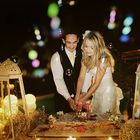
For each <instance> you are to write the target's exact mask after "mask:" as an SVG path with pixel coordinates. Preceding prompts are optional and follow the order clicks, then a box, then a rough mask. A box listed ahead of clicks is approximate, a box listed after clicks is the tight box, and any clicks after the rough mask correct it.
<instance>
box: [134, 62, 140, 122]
mask: <svg viewBox="0 0 140 140" xmlns="http://www.w3.org/2000/svg"><path fill="white" fill-rule="evenodd" d="M138 109H139V111H140V64H139V65H138V67H137V70H136V83H135V94H134V104H133V114H132V116H133V119H134V118H135V114H136V113H137V111H138ZM139 113H140V112H139ZM139 118H140V114H139Z"/></svg>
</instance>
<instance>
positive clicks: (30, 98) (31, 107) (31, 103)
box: [25, 94, 36, 113]
mask: <svg viewBox="0 0 140 140" xmlns="http://www.w3.org/2000/svg"><path fill="white" fill-rule="evenodd" d="M25 98H26V102H27V111H28V113H33V112H34V111H35V109H36V98H35V96H34V95H32V94H26V95H25Z"/></svg>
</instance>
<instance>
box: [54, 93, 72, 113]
mask: <svg viewBox="0 0 140 140" xmlns="http://www.w3.org/2000/svg"><path fill="white" fill-rule="evenodd" d="M54 101H55V112H58V111H63V112H64V113H68V112H74V111H73V110H72V109H71V108H70V105H69V102H68V101H67V100H66V99H65V98H64V97H63V96H62V95H60V94H59V93H55V95H54Z"/></svg>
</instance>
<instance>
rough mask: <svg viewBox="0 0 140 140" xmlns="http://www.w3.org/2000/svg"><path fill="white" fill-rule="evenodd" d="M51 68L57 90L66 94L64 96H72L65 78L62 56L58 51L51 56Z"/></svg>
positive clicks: (66, 97)
mask: <svg viewBox="0 0 140 140" xmlns="http://www.w3.org/2000/svg"><path fill="white" fill-rule="evenodd" d="M51 70H52V74H53V79H54V83H55V85H56V89H57V92H58V93H59V94H61V95H62V96H64V98H65V99H66V100H67V99H68V98H70V94H69V92H68V89H67V86H66V84H65V81H64V78H63V72H64V71H63V68H62V64H61V62H60V56H59V54H58V52H56V53H54V54H53V56H52V58H51Z"/></svg>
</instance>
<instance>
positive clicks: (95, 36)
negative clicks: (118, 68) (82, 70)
mask: <svg viewBox="0 0 140 140" xmlns="http://www.w3.org/2000/svg"><path fill="white" fill-rule="evenodd" d="M86 40H89V41H91V42H92V43H93V46H92V47H93V50H94V54H93V55H92V56H87V55H86V53H85V49H84V48H85V47H86ZM81 49H82V53H83V57H82V62H83V63H84V65H85V66H86V67H87V68H88V69H89V70H90V69H92V68H94V67H95V66H97V67H98V66H99V65H100V63H101V57H102V55H103V54H105V55H106V60H107V62H109V63H110V65H111V68H112V72H114V65H115V61H114V58H113V57H112V55H111V53H110V51H109V50H108V48H107V47H106V45H105V42H104V39H103V36H102V35H101V34H100V33H99V32H96V31H90V32H89V33H88V34H87V35H85V36H84V40H83V43H82V46H81Z"/></svg>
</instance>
